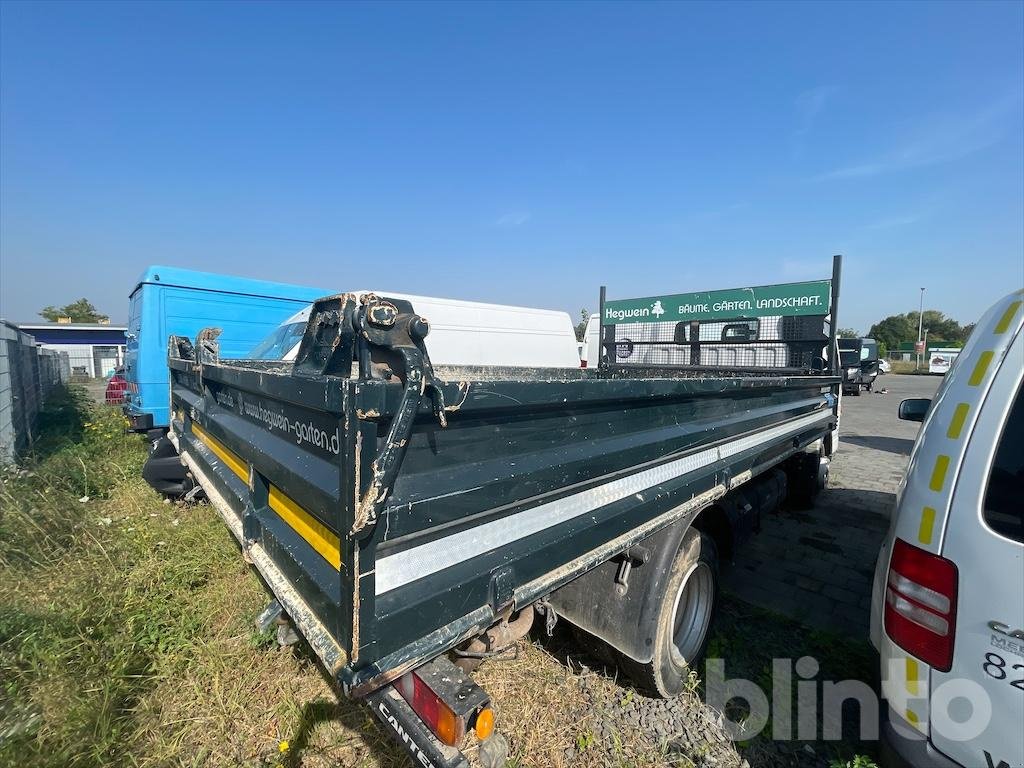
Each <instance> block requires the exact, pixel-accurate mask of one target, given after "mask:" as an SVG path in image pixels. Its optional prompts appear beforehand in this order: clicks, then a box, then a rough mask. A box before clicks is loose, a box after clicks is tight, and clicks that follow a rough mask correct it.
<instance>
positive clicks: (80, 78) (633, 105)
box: [0, 2, 1024, 331]
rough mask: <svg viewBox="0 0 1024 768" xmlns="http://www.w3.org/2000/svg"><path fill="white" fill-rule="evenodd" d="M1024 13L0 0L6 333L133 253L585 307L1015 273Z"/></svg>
mask: <svg viewBox="0 0 1024 768" xmlns="http://www.w3.org/2000/svg"><path fill="white" fill-rule="evenodd" d="M1022 73H1024V4H1022V3H1019V2H1017V3H1011V2H1000V3H991V4H985V3H970V4H953V3H934V4H933V3H924V2H921V3H910V4H902V5H901V4H890V3H864V4H850V5H844V4H838V3H818V4H811V3H799V4H768V3H757V4H715V5H701V4H695V3H679V4H668V3H664V4H649V5H645V4H628V5H627V4H585V3H567V4H542V3H530V4H496V5H491V4H485V3H473V4H470V3H459V4H441V5H434V4H426V3H415V4H409V5H401V4H390V5H385V4H376V5H351V4H327V3H323V4H310V5H303V4H273V3H262V4H252V5H244V4H241V3H224V4H219V5H204V4H200V3H182V4H174V5H172V4H154V3H138V4H133V3H115V4H109V5H107V4H91V3H86V2H76V3H69V4H59V3H35V4H18V3H14V2H4V3H2V5H0V314H2V315H4V316H6V317H7V318H9V319H12V320H20V321H24V320H30V319H34V318H35V315H36V312H37V311H38V309H39V308H40V307H42V306H43V305H45V304H50V303H58V304H62V303H65V302H66V301H70V300H73V299H76V298H78V297H80V296H86V297H89V298H90V299H92V300H93V301H94V302H95V303H96V304H97V305H98V306H99V307H100V308H101V309H102V310H103V311H105V312H107V313H109V314H110V315H111V316H112V318H113V319H114V320H124V319H125V318H126V316H127V297H128V293H129V292H130V291H131V289H132V287H133V285H134V281H135V279H136V278H137V276H138V275H139V273H141V271H142V270H143V268H144V267H145V266H146V265H147V264H151V263H164V264H173V265H177V266H184V267H193V268H203V269H210V270H211V271H219V272H227V273H233V274H242V275H248V276H253V277H260V278H267V279H276V280H285V281H289V282H296V283H302V284H308V285H314V286H322V287H324V288H327V289H331V290H346V289H354V288H364V287H373V288H383V289H393V290H396V291H404V292H412V293H423V294H430V295H438V296H450V297H456V298H465V299H475V300H482V301H495V302H503V303H514V304H522V305H528V306H539V307H550V308H556V309H565V310H567V311H570V312H573V313H576V312H577V311H578V310H579V308H580V307H584V306H586V307H589V308H591V309H593V308H594V307H595V304H596V299H597V292H598V287H599V286H600V285H601V284H602V283H604V284H606V285H608V288H609V296H610V297H616V298H625V297H629V296H638V295H650V294H657V293H663V292H685V291H691V290H704V289H713V288H726V287H733V286H741V285H751V284H761V283H772V282H784V281H790V280H803V279H814V278H820V277H827V276H828V274H829V270H830V256H831V254H833V253H843V254H845V257H846V261H845V274H844V282H843V307H842V311H841V317H840V324H841V325H843V326H852V327H854V328H856V329H859V330H861V331H866V329H867V328H868V327H869V326H870V325H871V323H872V322H874V321H875V320H877V319H879V318H881V317H883V316H885V315H888V314H891V313H894V312H903V311H907V310H911V309H916V307H917V299H918V288H919V286H926V287H927V288H928V293H927V301H926V305H927V307H931V308H935V309H940V310H942V311H945V312H946V313H948V314H950V315H952V316H953V317H955V318H957V319H959V320H961V321H963V322H968V321H973V320H974V319H976V318H977V316H978V315H979V314H980V313H981V312H982V311H983V310H984V309H985V308H986V307H987V306H988V305H989V304H990V303H991V302H992V301H993V300H995V299H996V298H997V297H999V296H1000V295H1002V294H1004V293H1006V292H1008V291H1009V290H1011V289H1013V288H1015V287H1020V286H1021V285H1022V284H1024V74H1022Z"/></svg>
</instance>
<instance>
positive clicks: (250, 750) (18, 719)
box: [0, 389, 403, 768]
mask: <svg viewBox="0 0 1024 768" xmlns="http://www.w3.org/2000/svg"><path fill="white" fill-rule="evenodd" d="M40 433H41V436H40V439H39V440H38V441H37V442H36V444H35V446H34V452H33V454H32V455H31V456H29V457H27V458H26V460H25V461H24V462H22V464H21V466H20V467H18V468H15V469H8V470H5V471H4V473H3V475H2V477H0V480H2V482H0V766H4V767H6V766H19V767H23V768H28V767H31V766H46V767H47V768H50V767H51V766H52V767H54V768H55V767H56V766H68V767H69V768H78V767H79V766H81V767H85V766H115V767H118V766H164V765H194V766H200V765H203V766H207V765H208V766H237V765H259V766H278V765H281V766H297V765H300V764H301V765H307V766H314V765H328V764H338V763H342V764H345V765H368V766H369V765H388V766H391V765H399V764H401V762H402V760H403V758H401V757H400V755H399V753H398V752H397V750H396V749H395V748H394V747H392V746H391V744H390V743H389V742H388V741H387V737H386V736H384V735H383V734H382V733H381V732H380V731H379V730H378V729H376V727H375V726H374V724H373V723H372V722H371V721H370V716H369V713H368V712H367V710H365V709H364V708H362V707H359V706H357V705H355V704H352V703H350V702H347V701H339V700H338V698H337V697H336V696H335V694H334V691H332V689H331V688H330V686H329V685H328V684H327V683H326V682H325V681H324V679H323V677H322V675H321V674H320V671H319V669H318V667H317V666H316V664H315V663H313V661H312V659H311V657H310V656H309V655H308V653H305V652H303V651H302V650H301V649H300V650H299V651H298V652H296V651H295V650H293V649H278V648H277V647H276V644H275V643H274V642H273V638H272V636H270V635H266V636H264V635H260V634H257V632H256V630H255V628H254V626H253V624H252V618H253V617H254V616H255V615H256V614H257V613H258V612H259V610H260V609H261V608H262V607H263V606H264V605H265V603H266V600H267V597H266V594H265V592H264V591H263V589H262V587H261V586H260V584H259V582H258V580H257V579H256V578H255V576H254V575H253V574H252V573H251V572H250V570H249V569H248V567H247V566H246V565H245V563H244V561H243V560H242V559H241V557H239V553H238V550H237V547H236V546H235V545H234V542H233V540H232V538H231V536H230V534H229V533H228V532H227V530H226V528H225V527H224V525H223V524H222V522H221V521H220V519H219V518H218V517H217V516H216V515H215V514H214V513H213V512H212V510H211V509H210V508H209V507H208V506H206V505H205V504H201V505H180V504H166V503H164V502H163V501H162V500H161V499H160V497H159V496H157V495H156V494H155V493H154V492H153V491H152V490H151V489H149V488H148V486H146V484H145V483H144V481H142V479H141V474H140V473H141V467H142V463H143V461H144V459H145V444H144V443H143V442H142V441H141V440H140V439H139V438H138V437H137V436H134V435H126V434H124V423H123V419H122V417H121V416H120V414H119V413H117V411H116V410H114V409H109V408H105V407H101V406H94V405H92V404H90V403H89V402H88V401H87V399H86V398H85V395H84V393H83V392H82V391H81V390H77V389H70V390H67V391H64V392H61V393H59V394H57V395H55V396H54V397H52V398H51V400H50V401H49V404H48V406H47V409H46V411H45V412H44V413H43V414H42V415H41V424H40ZM296 745H298V746H301V747H302V748H303V750H304V754H303V755H301V756H300V755H299V754H298V752H297V749H296Z"/></svg>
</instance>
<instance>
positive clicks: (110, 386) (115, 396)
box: [103, 366, 128, 405]
mask: <svg viewBox="0 0 1024 768" xmlns="http://www.w3.org/2000/svg"><path fill="white" fill-rule="evenodd" d="M127 390H128V382H127V380H126V379H125V377H124V366H118V367H117V368H116V369H115V370H114V373H113V375H112V376H111V377H110V378H109V379H107V390H106V392H105V393H104V396H103V399H104V401H105V402H106V404H107V405H121V404H122V403H123V402H124V395H125V392H126V391H127Z"/></svg>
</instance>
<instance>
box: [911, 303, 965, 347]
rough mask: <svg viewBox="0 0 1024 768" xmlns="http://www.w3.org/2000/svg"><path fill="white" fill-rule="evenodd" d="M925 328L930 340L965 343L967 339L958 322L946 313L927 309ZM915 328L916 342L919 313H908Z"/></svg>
mask: <svg viewBox="0 0 1024 768" xmlns="http://www.w3.org/2000/svg"><path fill="white" fill-rule="evenodd" d="M922 316H923V318H924V322H923V323H922V324H921V325H922V327H923V328H927V329H928V338H929V339H935V340H936V341H963V340H964V339H966V338H967V337H966V336H965V334H964V329H963V327H962V326H961V325H960V323H958V322H957V321H956V320H954V319H953V318H951V317H946V315H945V313H943V312H939V311H938V310H937V309H926V310H925V311H924V313H923V315H922ZM905 317H906V318H907V320H908V321H910V324H911V325H912V326H913V328H914V340H915V341H916V340H917V312H907V314H906V315H905ZM903 341H907V339H903Z"/></svg>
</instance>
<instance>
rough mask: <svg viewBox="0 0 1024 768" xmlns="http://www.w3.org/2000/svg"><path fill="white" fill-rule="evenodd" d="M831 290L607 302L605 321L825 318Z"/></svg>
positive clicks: (802, 287) (794, 288)
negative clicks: (802, 316)
mask: <svg viewBox="0 0 1024 768" xmlns="http://www.w3.org/2000/svg"><path fill="white" fill-rule="evenodd" d="M831 287H832V281H831V280H815V281H812V282H807V283H783V284H781V285H761V286H756V287H754V288H730V289H727V290H724V291H702V292H700V293H677V294H673V295H670V296H648V297H647V298H643V299H621V300H619V301H606V302H605V303H604V317H602V318H601V322H602V323H603V324H605V325H613V324H615V323H665V322H679V321H680V320H731V319H735V318H738V317H771V316H773V315H825V314H828V311H829V300H830V297H831V293H832V292H831Z"/></svg>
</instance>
